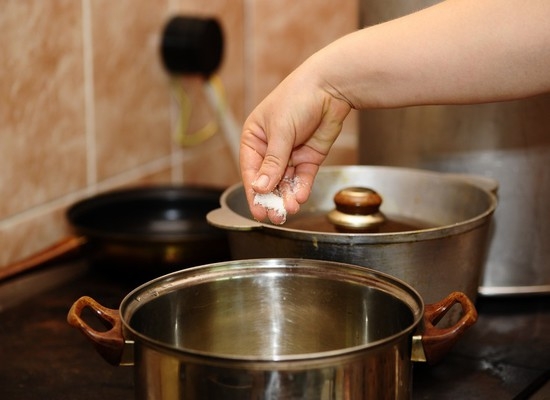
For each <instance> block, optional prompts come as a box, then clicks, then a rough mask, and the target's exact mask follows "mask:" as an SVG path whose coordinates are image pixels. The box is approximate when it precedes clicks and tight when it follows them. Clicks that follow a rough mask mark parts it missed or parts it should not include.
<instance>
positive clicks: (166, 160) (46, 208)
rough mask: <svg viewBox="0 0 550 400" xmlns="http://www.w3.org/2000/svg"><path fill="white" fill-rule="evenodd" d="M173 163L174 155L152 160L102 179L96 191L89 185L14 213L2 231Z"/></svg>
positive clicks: (153, 172) (0, 224)
mask: <svg viewBox="0 0 550 400" xmlns="http://www.w3.org/2000/svg"><path fill="white" fill-rule="evenodd" d="M171 165H172V156H171V155H167V156H164V157H162V158H160V159H157V160H154V161H151V162H149V163H147V164H143V165H141V166H139V167H136V168H133V169H131V170H128V171H125V172H122V173H120V174H118V175H115V176H113V177H110V178H108V179H106V180H104V181H102V182H101V183H98V184H96V185H95V186H94V189H95V190H94V192H91V188H89V187H86V188H82V189H80V190H78V191H75V192H71V193H69V194H66V195H64V196H61V197H58V198H56V199H54V200H50V201H48V202H46V203H42V204H40V205H37V206H35V207H32V208H29V209H27V210H25V211H22V212H20V213H18V214H14V215H12V216H11V217H8V218H5V219H3V220H1V221H0V231H2V230H8V229H10V228H13V227H14V226H15V225H17V224H20V223H24V222H28V221H30V220H31V219H34V218H37V217H40V216H42V215H44V214H46V213H48V212H53V211H55V210H56V209H58V208H60V207H64V206H67V205H69V204H72V203H74V202H76V201H78V200H80V199H83V198H86V197H88V196H90V195H92V194H93V193H97V192H103V191H106V190H111V189H115V188H117V187H119V186H121V185H125V184H129V183H131V182H136V181H137V180H139V179H140V178H143V177H146V176H148V175H152V174H155V173H158V172H161V171H164V170H166V169H167V168H169V167H170V166H171ZM136 184H137V183H136Z"/></svg>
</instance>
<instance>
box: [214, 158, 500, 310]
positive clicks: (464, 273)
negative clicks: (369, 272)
mask: <svg viewBox="0 0 550 400" xmlns="http://www.w3.org/2000/svg"><path fill="white" fill-rule="evenodd" d="M473 182H475V183H473ZM349 186H352V187H355V186H361V187H370V188H373V189H375V190H376V191H377V192H378V193H379V194H380V195H381V196H382V198H383V200H384V201H383V203H382V206H381V207H380V210H381V211H382V212H383V213H384V214H386V215H389V216H392V215H394V216H400V217H402V218H406V219H410V220H414V221H423V222H424V223H426V224H428V225H429V226H431V227H429V228H425V229H417V230H411V231H403V232H388V233H340V232H321V231H318V230H315V229H307V228H304V229H300V228H291V227H289V226H296V224H295V223H294V221H295V220H296V219H300V220H307V218H304V215H308V214H311V215H313V216H318V215H319V212H324V213H328V212H329V211H330V210H332V209H334V207H335V205H334V203H333V197H334V195H335V194H336V193H337V192H338V191H339V190H341V189H342V188H345V187H349ZM496 204H497V201H496V197H495V195H494V194H493V193H492V192H491V191H490V190H487V188H482V187H480V185H479V181H478V180H477V179H476V180H475V181H474V177H471V178H468V177H466V178H463V177H457V176H450V175H445V174H441V173H437V172H429V171H422V170H415V169H406V168H392V167H367V166H350V167H322V168H321V169H320V170H319V173H318V175H317V179H316V181H315V183H314V186H313V188H312V192H311V196H310V199H309V200H308V201H307V203H305V204H304V205H303V206H302V207H301V211H300V213H298V214H297V215H295V216H290V217H289V218H288V219H287V222H286V223H285V224H283V225H280V226H276V225H272V224H268V223H261V222H258V221H255V220H253V219H252V218H251V217H250V212H249V210H248V205H247V202H246V198H245V193H244V189H243V186H242V185H241V184H237V185H234V186H232V187H230V188H228V189H227V190H226V191H225V192H224V194H223V195H222V197H221V208H219V209H217V210H214V211H211V212H210V213H208V215H207V219H208V221H209V222H210V223H211V224H213V225H215V226H217V227H220V228H224V229H227V230H228V233H229V245H230V249H231V255H232V257H233V259H247V258H264V257H265V258H269V257H304V258H311V259H322V260H332V261H341V262H346V263H351V264H356V265H361V266H366V267H372V268H375V269H376V270H379V271H381V272H385V273H387V274H389V275H392V276H395V277H397V278H399V279H402V280H404V281H405V282H407V283H408V284H410V285H412V286H413V287H414V288H415V289H416V290H418V291H419V292H420V294H421V295H422V297H423V298H424V301H426V302H434V301H437V300H438V299H441V298H442V297H444V296H445V295H447V294H448V293H450V292H453V291H461V292H464V293H465V294H466V295H468V296H469V297H470V298H472V299H475V297H476V294H477V289H478V283H479V278H480V274H481V271H482V267H483V263H484V260H485V255H486V248H487V242H488V238H489V226H490V223H489V222H490V219H491V215H492V214H493V212H494V210H495V207H496Z"/></svg>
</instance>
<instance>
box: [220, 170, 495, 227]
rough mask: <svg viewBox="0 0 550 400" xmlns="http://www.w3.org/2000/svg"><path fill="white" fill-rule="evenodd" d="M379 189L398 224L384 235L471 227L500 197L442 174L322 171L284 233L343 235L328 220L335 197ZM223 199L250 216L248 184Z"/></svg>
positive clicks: (386, 210)
mask: <svg viewBox="0 0 550 400" xmlns="http://www.w3.org/2000/svg"><path fill="white" fill-rule="evenodd" d="M353 186H355V187H364V188H371V189H373V190H375V191H377V192H378V193H379V194H380V195H381V196H382V199H383V203H382V205H381V207H380V211H381V212H382V213H383V214H385V215H386V216H387V217H388V218H389V219H390V220H391V221H392V224H391V225H395V226H393V227H390V228H388V229H386V230H382V231H381V232H380V233H381V234H390V235H391V234H394V233H399V232H410V231H425V230H434V229H440V228H443V227H447V228H452V229H453V230H457V229H459V226H462V227H463V229H470V228H471V227H468V226H467V225H468V224H469V223H472V222H474V221H477V220H482V219H484V218H487V216H488V215H490V214H491V213H492V212H493V211H494V209H495V207H496V198H495V197H494V196H493V195H492V194H491V193H489V192H488V191H487V190H486V189H485V188H482V187H481V186H480V185H478V184H477V183H476V181H475V180H474V177H472V178H471V179H470V180H468V178H467V176H463V177H462V178H457V177H455V176H452V175H446V174H442V173H438V172H432V171H425V170H418V169H407V168H396V167H377V166H374V167H373V166H346V167H321V168H320V169H319V172H318V174H317V178H316V180H315V183H314V185H313V187H312V190H311V194H310V197H309V199H308V201H307V202H306V203H304V204H302V205H301V207H300V212H299V213H298V214H296V215H289V216H288V218H287V221H286V223H285V224H283V225H281V226H272V228H274V229H277V230H279V231H301V232H315V233H319V232H322V233H330V234H334V233H338V231H337V230H336V229H335V228H334V226H331V224H330V223H329V222H328V220H327V214H328V213H329V212H330V211H331V210H333V209H334V208H335V204H334V195H335V194H336V193H337V192H338V191H340V190H342V189H344V188H346V187H353ZM222 201H223V202H225V203H226V205H227V207H228V208H229V210H231V212H234V213H236V214H238V215H240V216H242V217H245V218H250V219H251V217H250V212H249V210H248V203H247V201H246V195H245V193H244V189H243V187H242V185H235V186H234V187H232V188H229V189H228V190H226V191H225V193H224V196H223V198H222Z"/></svg>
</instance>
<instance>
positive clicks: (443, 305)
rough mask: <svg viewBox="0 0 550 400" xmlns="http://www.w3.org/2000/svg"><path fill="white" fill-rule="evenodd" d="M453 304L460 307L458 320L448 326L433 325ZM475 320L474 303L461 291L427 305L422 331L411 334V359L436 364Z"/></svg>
mask: <svg viewBox="0 0 550 400" xmlns="http://www.w3.org/2000/svg"><path fill="white" fill-rule="evenodd" d="M455 304H460V306H461V307H462V313H463V315H462V317H461V318H460V320H458V321H457V322H456V323H455V324H454V325H452V326H450V327H448V328H437V327H436V326H435V325H436V324H437V323H438V322H439V321H440V320H441V319H442V318H443V317H444V316H445V314H446V313H447V312H448V311H449V310H450V309H451V307H452V306H453V305H455ZM476 321H477V311H476V308H475V306H474V303H472V301H471V300H470V299H469V298H468V296H466V295H465V294H464V293H462V292H452V293H451V294H449V295H448V296H447V297H446V298H444V299H443V300H441V301H440V302H438V303H434V304H429V305H427V306H426V307H425V309H424V318H423V322H424V332H423V333H422V335H415V336H413V343H412V356H411V359H412V360H413V361H427V362H428V364H436V363H437V362H439V361H440V360H441V359H442V358H443V357H444V356H445V355H446V354H447V353H448V352H449V351H450V350H451V348H452V347H453V346H454V345H455V343H456V342H457V341H458V339H460V337H462V335H463V334H464V332H465V331H466V330H467V329H468V328H469V327H470V326H472V325H473V324H474V323H475V322H476Z"/></svg>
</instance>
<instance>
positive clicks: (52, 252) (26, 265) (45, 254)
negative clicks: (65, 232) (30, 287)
mask: <svg viewBox="0 0 550 400" xmlns="http://www.w3.org/2000/svg"><path fill="white" fill-rule="evenodd" d="M85 242H86V238H85V237H79V236H69V237H66V238H64V239H62V240H60V241H59V242H57V243H54V244H53V245H51V246H50V247H47V248H45V249H43V250H41V251H40V252H38V253H36V254H33V255H32V256H30V257H27V258H24V259H23V260H20V261H17V262H15V263H13V264H11V265H8V266H6V267H4V268H1V269H0V280H2V279H5V278H8V277H10V276H13V275H16V274H18V273H20V272H23V271H26V270H29V269H31V268H35V267H38V266H40V265H42V264H44V263H45V262H48V261H54V260H56V259H58V258H59V257H62V256H64V255H66V254H68V253H69V252H71V251H74V250H77V249H78V248H80V247H81V246H82V245H83V244H84V243H85Z"/></svg>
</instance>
